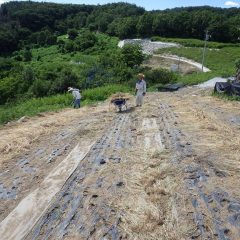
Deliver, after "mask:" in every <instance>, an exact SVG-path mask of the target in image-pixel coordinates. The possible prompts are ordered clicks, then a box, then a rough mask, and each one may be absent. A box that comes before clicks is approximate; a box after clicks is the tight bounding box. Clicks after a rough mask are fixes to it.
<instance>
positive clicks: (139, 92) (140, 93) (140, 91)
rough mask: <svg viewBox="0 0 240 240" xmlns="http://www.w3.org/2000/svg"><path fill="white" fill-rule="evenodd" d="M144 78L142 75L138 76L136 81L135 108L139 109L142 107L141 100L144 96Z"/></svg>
mask: <svg viewBox="0 0 240 240" xmlns="http://www.w3.org/2000/svg"><path fill="white" fill-rule="evenodd" d="M144 78H145V76H144V74H142V73H139V74H138V79H139V80H138V81H137V83H136V88H135V90H136V92H135V93H136V106H137V107H141V106H142V105H143V98H144V96H145V95H146V88H147V87H146V82H145V80H144Z"/></svg>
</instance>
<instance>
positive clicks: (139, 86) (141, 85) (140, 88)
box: [136, 80, 147, 94]
mask: <svg viewBox="0 0 240 240" xmlns="http://www.w3.org/2000/svg"><path fill="white" fill-rule="evenodd" d="M136 90H137V93H139V94H142V93H145V92H146V90H147V89H146V82H145V81H144V80H139V81H137V83H136Z"/></svg>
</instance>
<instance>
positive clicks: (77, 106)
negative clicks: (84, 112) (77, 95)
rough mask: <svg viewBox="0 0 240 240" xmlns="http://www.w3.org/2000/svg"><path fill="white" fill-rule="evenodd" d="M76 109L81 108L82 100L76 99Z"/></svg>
mask: <svg viewBox="0 0 240 240" xmlns="http://www.w3.org/2000/svg"><path fill="white" fill-rule="evenodd" d="M74 108H80V99H75V101H74Z"/></svg>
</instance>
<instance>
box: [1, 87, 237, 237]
mask: <svg viewBox="0 0 240 240" xmlns="http://www.w3.org/2000/svg"><path fill="white" fill-rule="evenodd" d="M129 102H131V103H130V104H129V108H128V111H125V112H122V113H117V112H116V111H115V110H113V109H111V110H109V106H108V102H106V103H104V104H100V105H98V106H92V107H88V108H83V109H80V110H71V109H69V110H66V111H62V112H59V113H54V114H44V115H42V116H41V117H40V116H39V117H35V118H32V119H27V120H26V122H23V123H18V124H13V125H12V126H6V127H3V128H2V129H1V130H0V133H1V134H0V151H1V159H0V163H1V164H0V200H1V201H0V211H1V212H0V220H1V221H2V222H1V223H0V234H1V236H2V237H1V239H8V240H9V239H54V240H56V239H96V240H97V239H134V240H135V239H140V240H145V239H146V240H150V239H164V240H165V239H169V240H173V239H175V240H185V239H197V240H200V239H213V240H215V239H216V240H217V239H220V240H238V239H240V191H239V189H240V165H239V163H240V148H239V144H240V103H239V102H226V101H224V100H220V99H217V98H214V97H212V96H211V93H210V92H209V91H208V90H202V89H199V88H197V87H189V88H184V89H181V90H179V91H178V92H174V93H166V92H165V93H148V94H147V96H146V97H145V103H144V105H143V107H138V108H134V107H133V106H134V102H133V101H129ZM90 142H93V143H94V144H93V146H92V147H91V149H90V150H89V151H88V153H87V154H86V156H85V157H84V158H83V159H82V160H81V161H79V164H78V165H77V167H76V169H75V171H73V173H72V174H71V175H70V176H69V177H68V178H67V179H66V181H65V183H64V184H63V185H62V188H61V190H60V191H59V192H58V193H57V194H56V195H55V196H54V197H53V198H52V199H51V200H50V201H49V203H48V206H47V208H46V210H44V212H42V213H41V214H39V217H38V219H37V221H36V223H34V224H33V227H31V228H29V229H27V232H26V233H24V235H20V233H19V235H16V234H15V235H14V237H13V235H11V232H13V231H14V229H11V226H13V225H11V224H9V226H8V228H6V227H5V228H4V221H5V220H6V218H7V216H8V217H9V216H10V215H11V212H12V211H14V209H16V208H17V206H19V205H18V204H19V203H21V202H22V201H23V200H24V199H25V198H26V197H27V196H28V195H29V194H31V193H32V192H33V191H34V190H35V189H36V188H40V189H41V182H42V181H44V179H46V177H47V176H48V175H49V173H50V172H51V171H52V170H53V169H55V168H58V166H59V165H58V164H60V163H61V162H62V161H63V160H64V159H66V156H68V155H69V153H70V152H71V150H72V149H73V148H74V147H75V146H76V145H77V144H78V146H82V144H83V143H90ZM60 176H61V174H60ZM37 208H38V207H35V209H32V208H31V207H29V209H28V211H29V216H30V215H31V212H34V211H37ZM26 218H28V216H27V217H26ZM9 219H10V218H9ZM29 219H30V217H29ZM10 220H11V219H10ZM25 220H26V219H25ZM29 221H30V220H29ZM10 222H11V221H10ZM19 224H21V219H19ZM12 228H13V227H12ZM7 236H8V237H7ZM9 236H10V237H9ZM18 236H19V237H18Z"/></svg>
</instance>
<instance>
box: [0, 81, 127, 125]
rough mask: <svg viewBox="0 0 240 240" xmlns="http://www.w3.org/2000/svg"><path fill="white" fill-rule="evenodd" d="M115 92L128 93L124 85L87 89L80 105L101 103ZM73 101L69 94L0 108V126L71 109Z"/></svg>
mask: <svg viewBox="0 0 240 240" xmlns="http://www.w3.org/2000/svg"><path fill="white" fill-rule="evenodd" d="M116 92H130V89H129V87H127V86H124V85H108V86H104V87H99V88H94V89H87V90H85V91H83V93H82V97H83V98H82V102H81V105H82V106H84V105H88V104H91V103H94V102H97V101H103V100H105V99H107V98H108V97H110V96H111V95H112V94H114V93H116ZM72 101H73V98H72V95H71V94H70V93H66V94H62V95H55V96H50V97H44V98H33V99H30V100H27V101H25V102H21V103H16V104H9V105H8V104H6V105H4V106H0V124H3V123H7V122H9V121H12V120H16V119H19V118H21V117H23V116H29V117H30V116H35V115H37V114H38V113H41V112H49V111H57V110H59V109H63V108H67V107H71V103H72Z"/></svg>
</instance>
